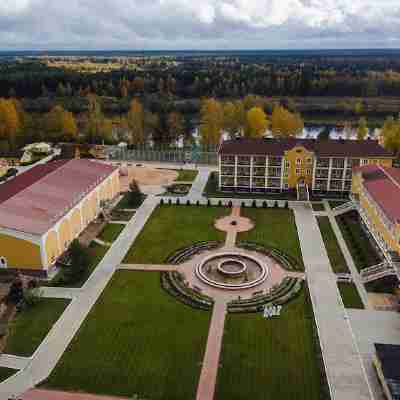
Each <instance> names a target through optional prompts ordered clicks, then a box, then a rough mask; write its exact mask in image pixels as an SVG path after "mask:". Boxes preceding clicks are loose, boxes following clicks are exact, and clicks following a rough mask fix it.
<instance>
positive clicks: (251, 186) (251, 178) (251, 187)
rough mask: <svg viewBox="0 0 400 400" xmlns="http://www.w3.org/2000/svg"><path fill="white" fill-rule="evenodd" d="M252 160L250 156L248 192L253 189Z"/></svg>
mask: <svg viewBox="0 0 400 400" xmlns="http://www.w3.org/2000/svg"><path fill="white" fill-rule="evenodd" d="M253 160H254V157H253V156H250V192H251V191H252V190H253V164H254V163H253Z"/></svg>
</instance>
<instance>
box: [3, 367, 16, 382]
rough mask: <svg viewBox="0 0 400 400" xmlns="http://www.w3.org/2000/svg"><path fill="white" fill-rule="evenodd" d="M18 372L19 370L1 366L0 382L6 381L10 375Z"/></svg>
mask: <svg viewBox="0 0 400 400" xmlns="http://www.w3.org/2000/svg"><path fill="white" fill-rule="evenodd" d="M17 372H18V371H17V370H15V369H10V368H4V367H0V383H1V382H4V381H5V380H6V379H8V378H9V377H10V376H13V375H14V374H16V373H17Z"/></svg>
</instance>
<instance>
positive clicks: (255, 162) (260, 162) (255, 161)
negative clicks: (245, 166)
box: [253, 157, 267, 166]
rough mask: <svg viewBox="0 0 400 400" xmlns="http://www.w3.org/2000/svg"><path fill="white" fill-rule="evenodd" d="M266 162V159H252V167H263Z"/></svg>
mask: <svg viewBox="0 0 400 400" xmlns="http://www.w3.org/2000/svg"><path fill="white" fill-rule="evenodd" d="M266 161H267V159H266V157H254V158H253V165H256V166H265V164H266Z"/></svg>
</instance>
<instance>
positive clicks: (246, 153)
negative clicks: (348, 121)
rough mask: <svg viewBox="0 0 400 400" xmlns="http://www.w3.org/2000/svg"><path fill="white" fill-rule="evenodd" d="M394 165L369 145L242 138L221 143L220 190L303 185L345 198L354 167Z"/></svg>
mask: <svg viewBox="0 0 400 400" xmlns="http://www.w3.org/2000/svg"><path fill="white" fill-rule="evenodd" d="M392 161H393V156H392V154H391V153H389V152H387V151H386V150H385V149H384V148H382V147H381V146H380V145H379V144H378V143H377V142H376V141H373V140H364V141H355V140H326V141H318V140H314V139H295V138H289V139H244V138H241V139H236V140H229V141H225V142H223V143H222V144H221V147H220V149H219V189H220V190H221V191H226V192H229V191H239V192H284V191H296V190H298V189H299V186H301V187H306V188H307V190H308V192H311V191H312V193H313V194H327V193H349V192H350V191H351V186H352V169H353V168H354V167H358V166H362V165H370V164H379V165H383V166H387V167H390V166H391V165H392Z"/></svg>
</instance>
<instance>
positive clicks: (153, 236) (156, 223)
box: [124, 205, 231, 264]
mask: <svg viewBox="0 0 400 400" xmlns="http://www.w3.org/2000/svg"><path fill="white" fill-rule="evenodd" d="M230 211H231V210H230V209H229V208H225V207H206V206H186V205H181V206H174V205H171V206H170V205H163V206H160V207H158V208H157V209H156V210H155V211H154V213H153V215H152V216H151V218H150V220H149V221H148V222H147V224H146V226H145V227H144V229H143V230H142V232H141V233H140V235H139V237H138V238H137V239H136V241H135V243H134V244H133V246H132V247H131V248H130V249H129V251H128V254H127V255H126V257H125V259H124V263H127V264H162V263H164V262H165V261H166V259H167V258H168V257H169V256H170V255H172V254H173V253H175V252H176V251H177V250H179V249H182V248H184V247H187V246H190V245H192V244H193V243H197V242H202V241H209V240H220V241H224V240H225V232H220V231H218V230H217V229H215V228H214V221H215V219H217V218H220V217H223V216H226V215H228V214H229V213H230Z"/></svg>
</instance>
